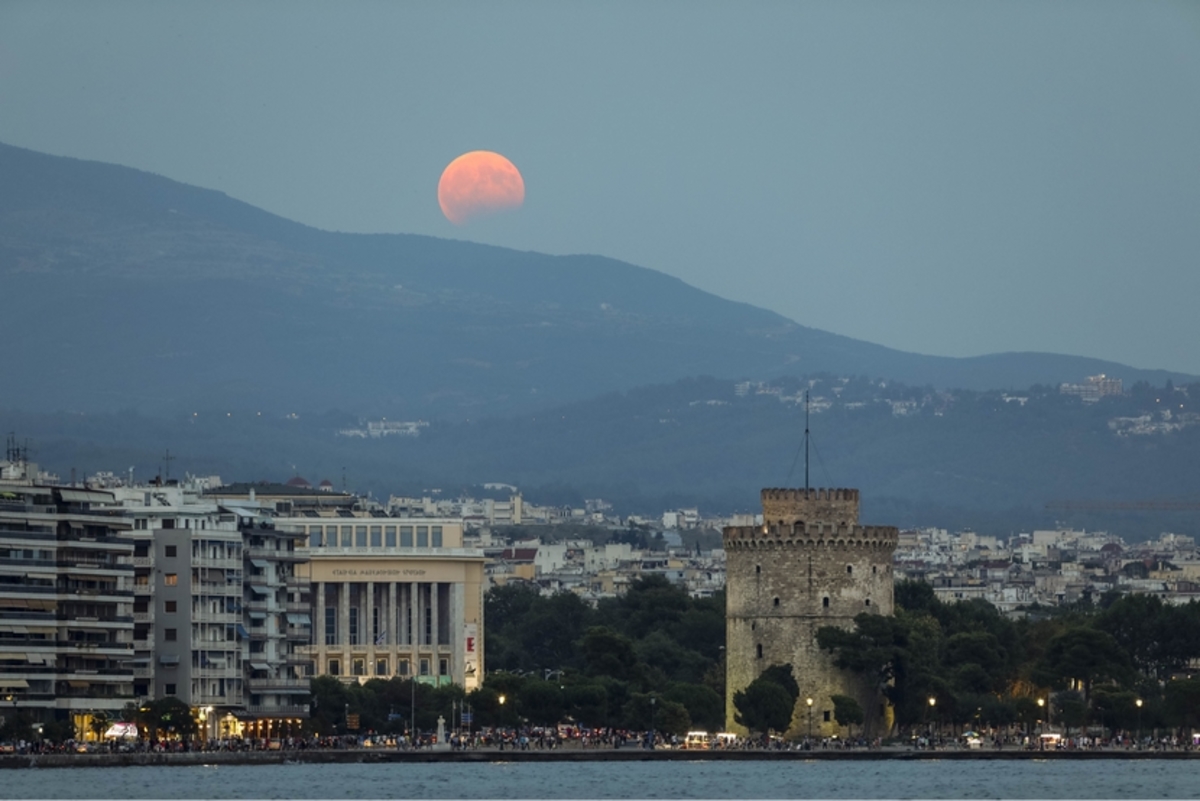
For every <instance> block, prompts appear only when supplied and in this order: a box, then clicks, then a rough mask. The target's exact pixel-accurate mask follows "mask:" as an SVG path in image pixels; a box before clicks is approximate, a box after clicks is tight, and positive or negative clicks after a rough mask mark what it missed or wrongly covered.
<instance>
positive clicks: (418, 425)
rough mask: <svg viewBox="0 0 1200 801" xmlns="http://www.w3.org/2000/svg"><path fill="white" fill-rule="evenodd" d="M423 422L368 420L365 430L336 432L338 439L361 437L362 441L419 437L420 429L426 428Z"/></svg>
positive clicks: (348, 429) (346, 429)
mask: <svg viewBox="0 0 1200 801" xmlns="http://www.w3.org/2000/svg"><path fill="white" fill-rule="evenodd" d="M428 427H429V423H427V422H426V421H424V420H404V421H394V420H370V421H368V422H367V425H366V428H343V429H342V430H340V431H338V436H339V437H361V438H362V439H367V438H368V437H369V438H371V439H382V438H383V437H419V436H421V429H422V428H428Z"/></svg>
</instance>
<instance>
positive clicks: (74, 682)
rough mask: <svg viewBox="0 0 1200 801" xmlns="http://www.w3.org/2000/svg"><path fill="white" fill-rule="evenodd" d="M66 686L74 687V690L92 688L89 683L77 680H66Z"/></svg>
mask: <svg viewBox="0 0 1200 801" xmlns="http://www.w3.org/2000/svg"><path fill="white" fill-rule="evenodd" d="M67 684H69V685H70V686H72V687H74V688H75V689H76V690H82V689H84V688H85V687H91V686H92V683H91V682H90V681H81V680H79V679H68V680H67Z"/></svg>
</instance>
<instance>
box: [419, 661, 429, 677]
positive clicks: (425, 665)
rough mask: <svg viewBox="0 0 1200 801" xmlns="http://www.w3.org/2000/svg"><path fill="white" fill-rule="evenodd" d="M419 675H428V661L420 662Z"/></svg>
mask: <svg viewBox="0 0 1200 801" xmlns="http://www.w3.org/2000/svg"><path fill="white" fill-rule="evenodd" d="M421 675H422V676H428V675H429V660H428V659H422V660H421Z"/></svg>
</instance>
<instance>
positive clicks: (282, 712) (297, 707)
mask: <svg viewBox="0 0 1200 801" xmlns="http://www.w3.org/2000/svg"><path fill="white" fill-rule="evenodd" d="M246 711H247V712H249V713H250V714H251V715H260V716H262V717H272V718H306V717H308V704H292V705H289V706H284V705H282V704H249V705H247V706H246Z"/></svg>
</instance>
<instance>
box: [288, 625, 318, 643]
mask: <svg viewBox="0 0 1200 801" xmlns="http://www.w3.org/2000/svg"><path fill="white" fill-rule="evenodd" d="M284 637H285V638H286V639H287V640H288V641H290V642H299V643H307V642H309V641H310V640H311V639H312V626H288V627H287V630H286V632H285V633H284Z"/></svg>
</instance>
